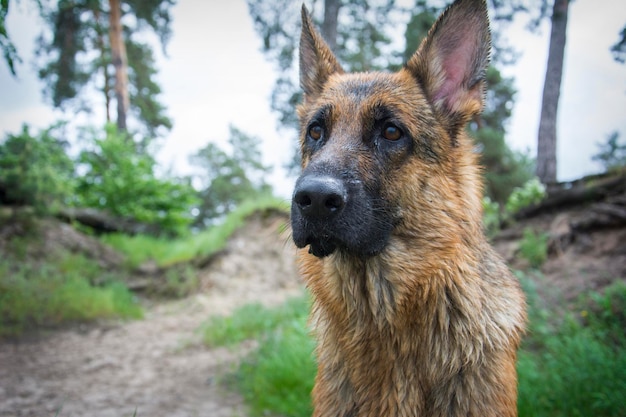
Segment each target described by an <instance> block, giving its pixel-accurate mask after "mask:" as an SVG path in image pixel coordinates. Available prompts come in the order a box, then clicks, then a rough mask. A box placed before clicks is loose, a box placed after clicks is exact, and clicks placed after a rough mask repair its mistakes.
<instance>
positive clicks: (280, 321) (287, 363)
mask: <svg viewBox="0 0 626 417" xmlns="http://www.w3.org/2000/svg"><path fill="white" fill-rule="evenodd" d="M309 308H310V300H309V297H307V296H303V297H300V298H295V299H292V300H288V301H287V302H286V303H285V304H283V305H282V306H279V307H276V308H266V307H263V306H261V305H258V304H253V305H247V306H243V307H241V308H239V309H237V310H236V311H235V312H234V313H233V315H232V316H231V317H213V318H211V319H210V320H209V322H207V324H205V325H204V326H203V328H202V332H203V335H204V339H205V342H206V343H207V344H208V345H210V346H216V345H232V344H235V343H239V342H241V341H244V340H247V339H252V338H256V339H260V341H261V342H260V346H259V348H258V350H257V351H255V352H253V353H252V354H251V355H249V356H248V357H247V358H246V359H245V360H244V361H243V362H242V364H241V365H240V367H239V369H238V370H237V373H236V381H237V385H238V386H239V388H240V389H241V391H242V394H243V396H244V398H245V399H246V402H247V403H248V405H249V406H250V408H251V411H252V413H253V415H256V416H263V415H268V413H271V414H279V415H288V416H294V417H299V416H302V417H304V416H310V415H311V411H312V409H311V400H310V393H311V389H312V388H313V377H314V375H315V370H316V365H315V360H314V358H313V348H314V343H313V340H312V339H311V337H310V336H309V331H308V329H307V326H306V320H307V315H308V311H309Z"/></svg>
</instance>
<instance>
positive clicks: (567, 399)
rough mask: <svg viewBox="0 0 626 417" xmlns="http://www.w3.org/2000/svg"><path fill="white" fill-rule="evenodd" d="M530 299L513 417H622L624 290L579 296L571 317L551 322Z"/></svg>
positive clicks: (625, 348) (625, 394)
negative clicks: (526, 332) (514, 415)
mask: <svg viewBox="0 0 626 417" xmlns="http://www.w3.org/2000/svg"><path fill="white" fill-rule="evenodd" d="M530 295H532V296H533V297H529V302H530V307H531V311H530V312H531V323H530V334H529V336H528V337H527V339H526V341H525V342H524V346H523V348H522V350H521V351H520V354H519V360H518V366H517V368H518V375H519V404H518V408H519V415H520V416H521V417H522V416H551V417H561V416H562V417H565V416H581V417H582V416H598V417H603V416H606V417H609V416H625V415H626V410H625V409H624V407H623V399H624V398H626V336H625V331H626V321H624V317H625V315H624V314H625V313H624V311H625V310H624V307H626V286H625V285H624V284H623V283H620V282H617V283H616V284H614V285H612V286H611V287H609V288H607V289H606V290H605V292H604V293H603V294H598V293H593V292H592V293H588V294H585V295H583V297H581V301H580V302H579V306H578V312H577V314H574V313H569V314H567V315H566V316H565V317H564V318H562V319H560V321H558V322H556V323H551V322H550V321H549V319H548V318H549V317H554V316H553V315H552V314H550V313H551V312H549V311H547V310H543V308H542V307H539V306H537V305H536V304H534V302H533V300H536V299H537V298H536V294H535V295H533V294H530ZM542 310H543V311H542ZM556 316H558V315H556ZM581 319H582V320H581Z"/></svg>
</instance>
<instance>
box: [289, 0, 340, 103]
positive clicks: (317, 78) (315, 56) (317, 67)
mask: <svg viewBox="0 0 626 417" xmlns="http://www.w3.org/2000/svg"><path fill="white" fill-rule="evenodd" d="M336 72H337V73H343V72H344V71H343V69H342V68H341V65H339V62H338V61H337V58H335V55H333V53H332V51H331V50H330V48H329V47H328V45H327V44H326V42H324V39H323V38H322V37H321V35H320V34H319V33H317V31H316V30H315V28H314V27H313V22H311V17H310V16H309V12H308V11H307V9H306V7H305V6H304V4H303V5H302V34H301V36H300V86H301V87H302V90H304V101H305V103H306V102H309V101H311V100H314V99H315V98H316V97H317V96H318V95H319V94H320V93H321V92H322V89H323V88H324V84H326V81H328V77H330V76H331V75H332V74H334V73H336Z"/></svg>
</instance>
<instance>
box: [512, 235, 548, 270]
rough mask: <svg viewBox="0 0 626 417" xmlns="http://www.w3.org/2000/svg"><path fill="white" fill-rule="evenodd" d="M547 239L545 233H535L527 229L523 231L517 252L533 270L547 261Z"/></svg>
mask: <svg viewBox="0 0 626 417" xmlns="http://www.w3.org/2000/svg"><path fill="white" fill-rule="evenodd" d="M548 238H549V235H548V234H547V233H535V232H534V231H533V230H532V229H531V228H529V227H527V228H526V229H524V235H523V237H522V240H521V241H520V242H519V251H520V255H521V256H522V258H524V259H526V260H527V261H528V263H529V264H530V266H532V267H533V268H539V267H540V266H541V265H543V263H544V262H545V261H546V259H548Z"/></svg>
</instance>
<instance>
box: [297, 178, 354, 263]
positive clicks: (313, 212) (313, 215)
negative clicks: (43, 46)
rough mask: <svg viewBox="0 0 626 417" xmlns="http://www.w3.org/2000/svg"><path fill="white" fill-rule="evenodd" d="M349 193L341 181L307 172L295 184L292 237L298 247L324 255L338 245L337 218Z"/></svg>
mask: <svg viewBox="0 0 626 417" xmlns="http://www.w3.org/2000/svg"><path fill="white" fill-rule="evenodd" d="M347 199H348V193H347V190H346V187H345V186H344V184H343V182H342V181H341V180H338V179H336V178H333V177H329V176H318V175H307V176H303V177H301V178H300V179H299V180H298V182H297V183H296V188H295V190H294V194H293V202H292V209H291V210H292V219H293V221H294V227H293V229H294V230H293V237H294V242H295V243H296V246H298V247H300V248H302V247H304V246H306V245H310V246H309V252H310V253H312V254H313V255H315V256H317V257H324V256H327V255H330V254H331V253H332V252H334V250H335V248H336V247H337V244H338V243H339V242H338V241H337V238H336V236H337V234H336V232H337V230H333V228H334V227H336V226H337V222H336V219H337V218H338V217H340V216H341V214H342V212H343V210H344V208H345V207H346V203H347Z"/></svg>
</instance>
